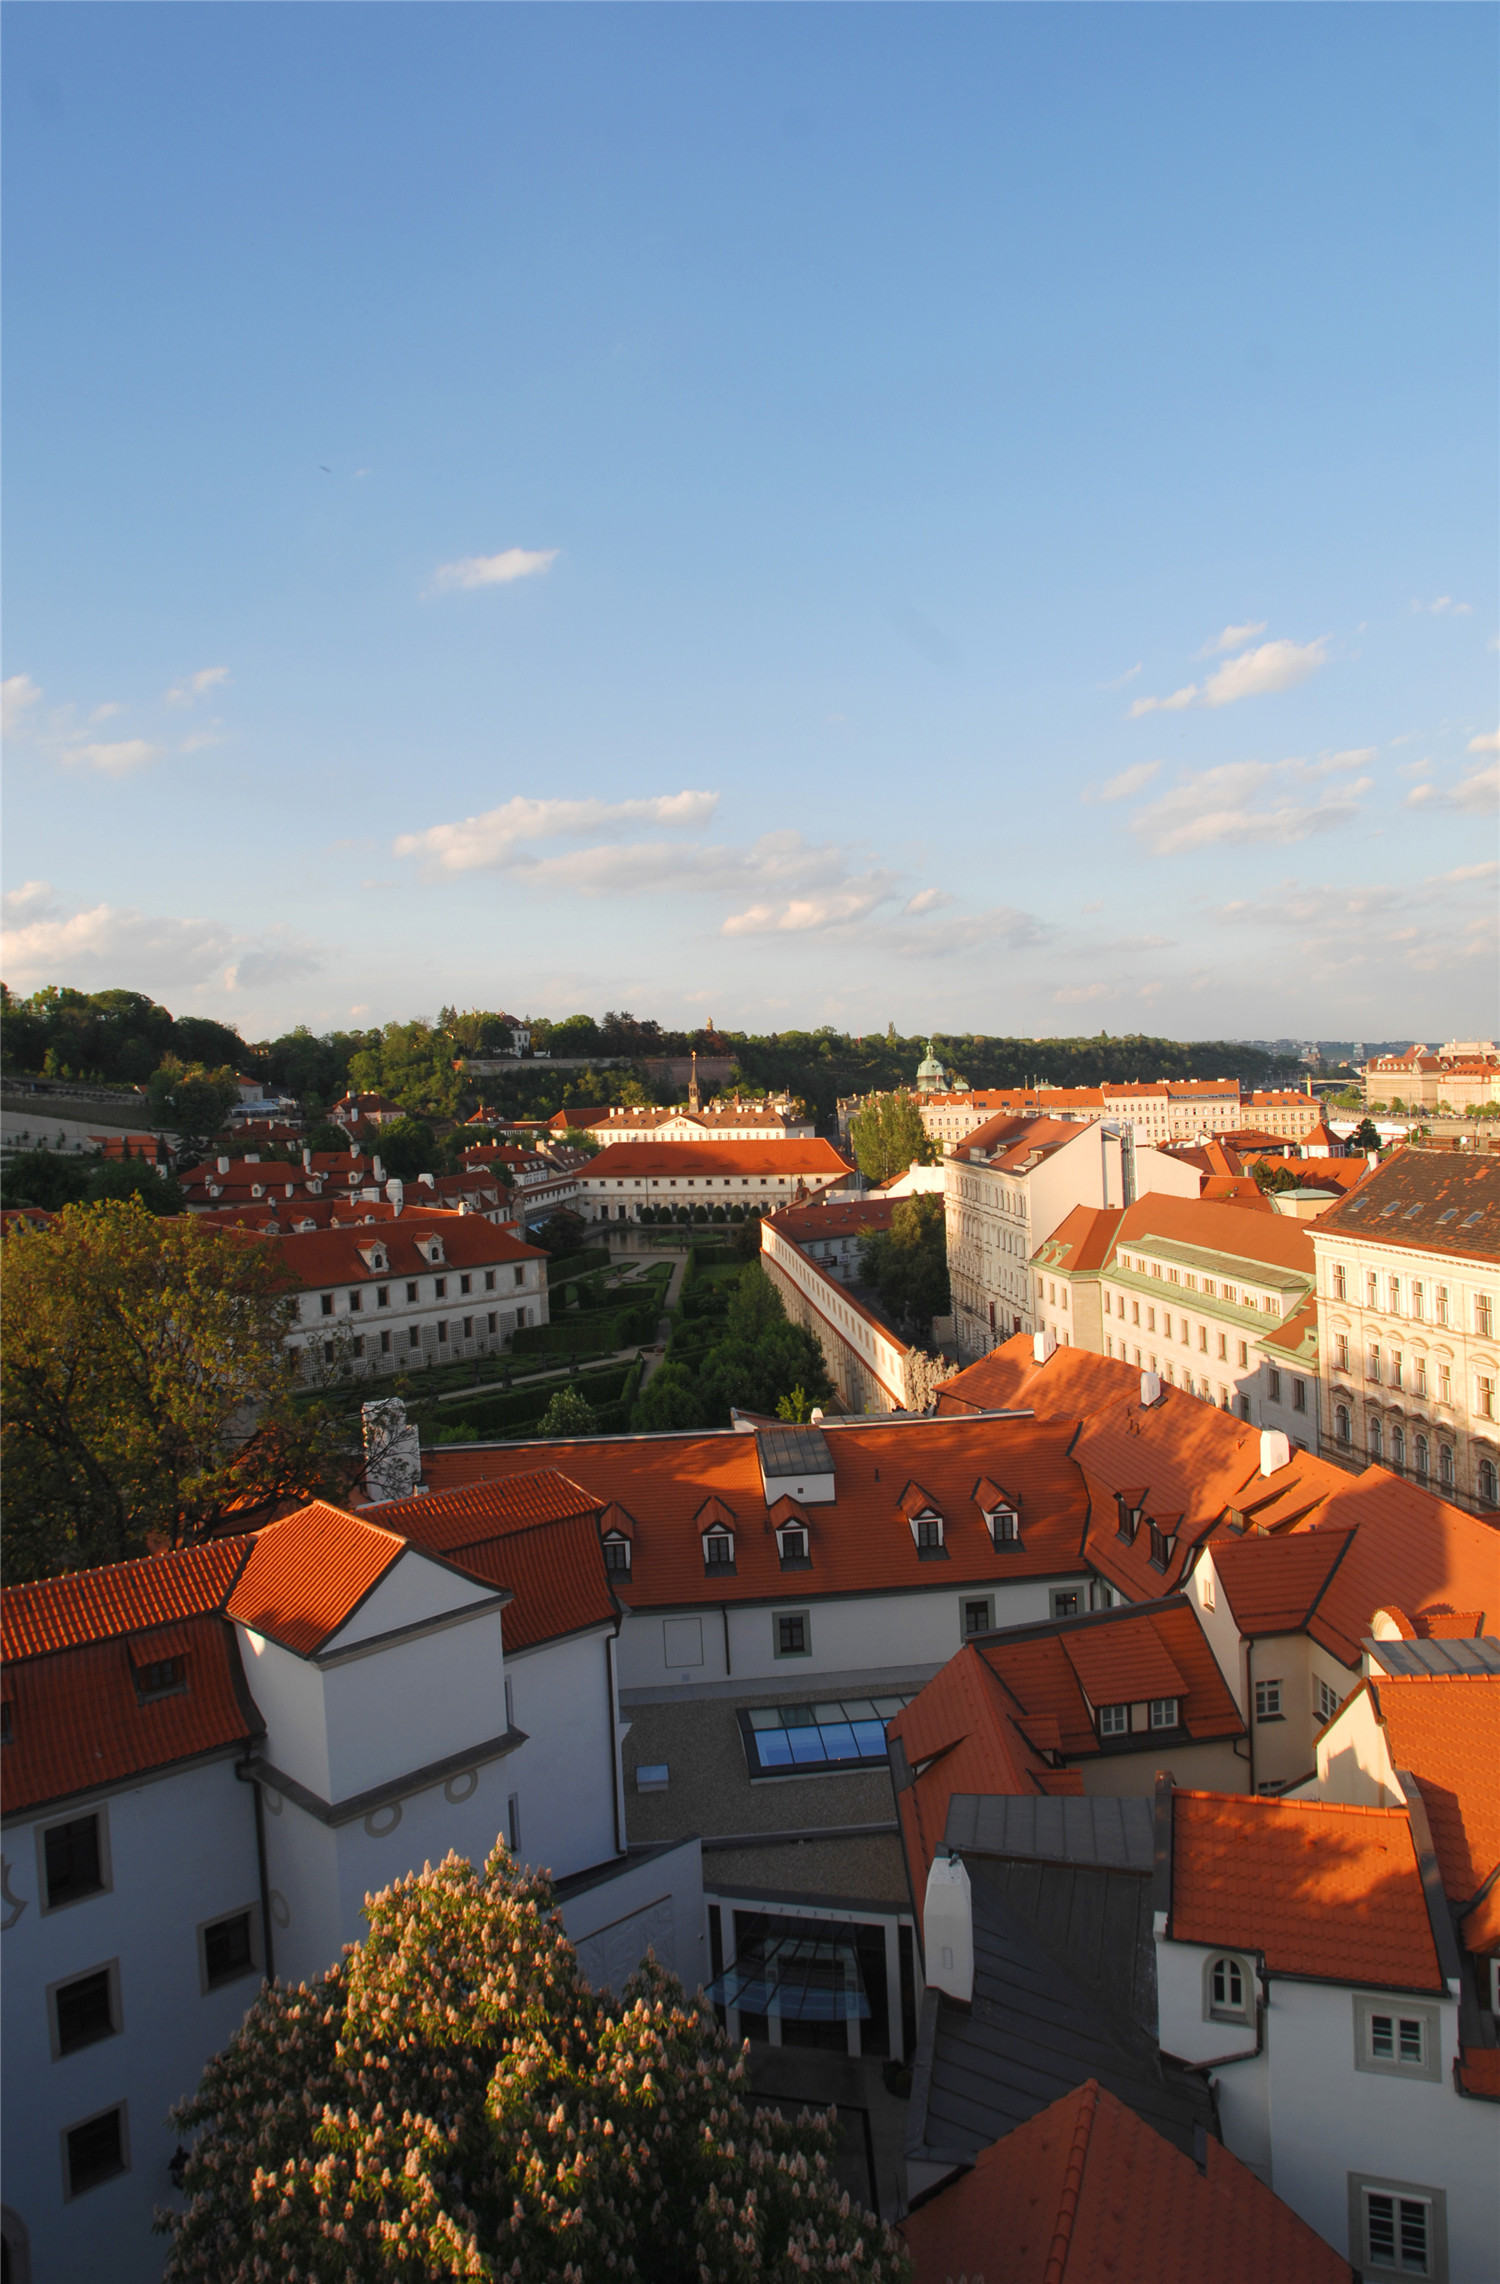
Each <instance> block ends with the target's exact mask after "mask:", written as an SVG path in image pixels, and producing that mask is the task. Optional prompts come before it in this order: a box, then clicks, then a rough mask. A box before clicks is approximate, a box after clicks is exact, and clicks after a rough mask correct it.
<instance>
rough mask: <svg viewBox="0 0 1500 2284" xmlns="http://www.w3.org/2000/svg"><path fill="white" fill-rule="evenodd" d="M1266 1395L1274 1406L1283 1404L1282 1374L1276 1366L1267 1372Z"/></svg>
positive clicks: (1269, 1367)
mask: <svg viewBox="0 0 1500 2284" xmlns="http://www.w3.org/2000/svg"><path fill="white" fill-rule="evenodd" d="M1266 1394H1267V1396H1268V1397H1269V1398H1270V1400H1271V1402H1272V1403H1273V1404H1279V1403H1280V1402H1281V1374H1280V1373H1279V1372H1278V1371H1277V1369H1276V1367H1275V1365H1274V1364H1272V1365H1269V1366H1268V1367H1267V1370H1266Z"/></svg>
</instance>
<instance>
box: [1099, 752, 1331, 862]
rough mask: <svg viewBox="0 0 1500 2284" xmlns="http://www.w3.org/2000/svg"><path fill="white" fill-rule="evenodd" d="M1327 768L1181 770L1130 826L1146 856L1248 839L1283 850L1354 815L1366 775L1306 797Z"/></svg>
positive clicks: (1290, 764) (1298, 764)
mask: <svg viewBox="0 0 1500 2284" xmlns="http://www.w3.org/2000/svg"><path fill="white" fill-rule="evenodd" d="M1335 758H1340V759H1341V758H1342V757H1335ZM1333 766H1334V759H1333V758H1330V759H1329V760H1324V761H1321V762H1305V761H1300V760H1291V761H1278V762H1269V761H1234V762H1226V763H1224V764H1222V765H1221V766H1220V767H1219V768H1217V769H1205V770H1199V771H1198V772H1196V773H1186V774H1184V776H1183V777H1182V778H1181V779H1180V780H1179V781H1178V783H1177V784H1176V785H1174V786H1173V787H1172V788H1171V790H1170V792H1167V793H1164V794H1163V795H1162V796H1161V798H1160V800H1158V801H1152V802H1150V803H1148V805H1147V806H1146V807H1145V808H1144V809H1141V810H1138V811H1137V813H1136V814H1135V816H1134V817H1132V818H1131V820H1130V829H1131V831H1132V832H1133V833H1135V834H1137V835H1138V836H1139V838H1140V839H1141V840H1142V841H1143V842H1144V844H1145V846H1146V847H1147V848H1148V849H1149V850H1150V851H1151V853H1152V855H1153V856H1184V855H1187V854H1189V853H1190V852H1192V851H1193V850H1196V849H1205V848H1214V847H1220V846H1224V845H1229V846H1238V847H1243V846H1246V845H1249V844H1253V843H1256V842H1269V843H1272V844H1281V845H1287V844H1290V843H1291V842H1294V841H1302V840H1306V839H1307V838H1308V837H1309V835H1310V834H1313V833H1326V832H1332V831H1333V830H1334V829H1335V828H1336V827H1337V826H1339V825H1347V824H1349V823H1350V822H1351V821H1352V819H1353V818H1355V817H1356V816H1358V814H1359V796H1360V794H1362V793H1367V792H1368V791H1369V789H1370V784H1371V780H1370V779H1369V778H1368V777H1356V778H1354V779H1353V780H1352V781H1351V782H1350V783H1348V784H1344V785H1340V786H1338V787H1337V788H1334V787H1332V786H1330V787H1328V788H1327V789H1326V790H1325V791H1323V792H1321V793H1318V794H1316V795H1315V796H1314V797H1312V798H1309V797H1308V796H1309V792H1310V790H1311V788H1312V787H1313V786H1314V785H1316V783H1317V782H1318V780H1319V779H1321V778H1324V777H1326V776H1327V775H1328V774H1329V773H1330V771H1331V770H1332V768H1333Z"/></svg>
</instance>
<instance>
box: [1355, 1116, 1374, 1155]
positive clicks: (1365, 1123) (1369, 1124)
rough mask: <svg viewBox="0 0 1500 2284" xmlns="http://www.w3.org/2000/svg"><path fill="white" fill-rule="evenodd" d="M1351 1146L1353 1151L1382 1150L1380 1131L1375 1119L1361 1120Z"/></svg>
mask: <svg viewBox="0 0 1500 2284" xmlns="http://www.w3.org/2000/svg"><path fill="white" fill-rule="evenodd" d="M1349 1146H1350V1148H1351V1149H1353V1150H1378V1149H1379V1148H1380V1129H1379V1127H1378V1126H1377V1125H1376V1124H1375V1121H1374V1119H1373V1118H1362V1119H1361V1120H1360V1122H1359V1124H1358V1125H1357V1126H1356V1127H1355V1129H1354V1132H1353V1135H1352V1136H1351V1137H1350V1145H1349Z"/></svg>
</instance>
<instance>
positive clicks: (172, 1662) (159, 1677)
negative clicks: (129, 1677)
mask: <svg viewBox="0 0 1500 2284" xmlns="http://www.w3.org/2000/svg"><path fill="white" fill-rule="evenodd" d="M134 1670H135V1687H136V1695H137V1696H138V1697H139V1698H140V1699H141V1701H142V1703H143V1704H150V1703H151V1701H152V1700H153V1699H154V1698H158V1697H180V1696H181V1695H182V1693H183V1691H184V1690H185V1689H186V1688H187V1660H186V1658H180V1657H161V1658H154V1659H153V1660H152V1662H151V1663H150V1665H138V1666H136V1667H135V1669H134Z"/></svg>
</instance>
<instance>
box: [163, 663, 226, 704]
mask: <svg viewBox="0 0 1500 2284" xmlns="http://www.w3.org/2000/svg"><path fill="white" fill-rule="evenodd" d="M228 680H229V669H228V667H227V666H200V667H199V669H198V672H197V673H196V674H185V675H184V676H183V678H182V680H181V681H180V682H174V683H173V684H172V687H171V689H170V690H168V691H167V693H166V697H165V703H166V704H167V705H169V706H191V704H192V703H193V700H194V699H195V698H202V697H205V696H206V695H207V693H208V692H209V691H210V690H216V689H217V688H218V686H219V684H220V683H221V682H227V681H228Z"/></svg>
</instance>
